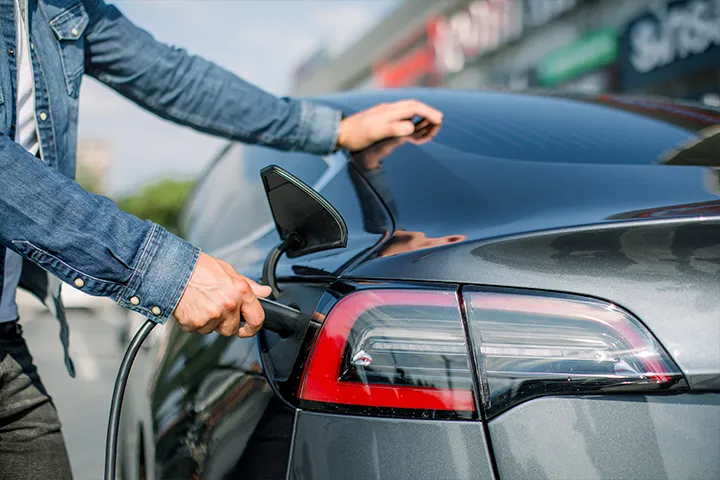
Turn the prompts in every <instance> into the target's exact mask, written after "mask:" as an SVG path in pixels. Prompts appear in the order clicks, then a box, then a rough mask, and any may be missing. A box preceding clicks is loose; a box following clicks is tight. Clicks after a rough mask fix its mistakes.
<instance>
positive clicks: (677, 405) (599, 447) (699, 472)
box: [490, 394, 720, 480]
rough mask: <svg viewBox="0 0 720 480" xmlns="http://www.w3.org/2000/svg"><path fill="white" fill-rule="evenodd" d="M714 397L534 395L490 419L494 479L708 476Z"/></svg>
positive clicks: (718, 418)
mask: <svg viewBox="0 0 720 480" xmlns="http://www.w3.org/2000/svg"><path fill="white" fill-rule="evenodd" d="M718 409H720V395H717V394H705V395H677V396H640V395H633V396H620V395H616V396H599V397H572V398H571V397H562V398H540V399H537V400H533V401H531V402H527V403H525V404H523V405H520V406H518V407H516V408H514V409H512V410H510V411H509V412H507V413H506V414H505V415H502V416H501V417H499V418H497V419H495V420H493V421H491V422H490V432H491V434H492V439H493V447H494V449H495V450H494V451H495V460H496V461H497V465H498V470H499V471H500V478H512V479H518V480H523V479H528V480H530V479H533V480H536V479H550V478H552V479H576V478H582V479H588V480H593V479H598V480H599V479H605V478H632V479H635V480H644V479H647V480H654V479H658V478H672V479H676V478H687V479H696V478H703V479H711V478H717V474H718V472H719V471H720V455H718V445H720V415H718Z"/></svg>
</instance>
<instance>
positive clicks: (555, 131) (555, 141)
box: [350, 92, 720, 165]
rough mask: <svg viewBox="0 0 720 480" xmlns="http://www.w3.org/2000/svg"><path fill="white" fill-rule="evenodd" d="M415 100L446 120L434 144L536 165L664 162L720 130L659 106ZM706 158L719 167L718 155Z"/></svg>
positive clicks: (501, 97)
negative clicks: (548, 163)
mask: <svg viewBox="0 0 720 480" xmlns="http://www.w3.org/2000/svg"><path fill="white" fill-rule="evenodd" d="M380 97H382V95H380ZM376 98H377V97H376ZM415 98H418V100H421V101H426V102H427V103H429V104H430V105H433V106H435V107H436V108H439V109H440V110H442V111H443V112H444V114H445V124H444V125H443V127H442V129H441V130H440V133H439V135H438V136H437V138H436V139H435V140H434V142H435V143H436V144H438V145H442V146H444V147H447V148H450V149H453V150H457V151H462V152H464V153H470V154H473V155H481V156H488V157H495V158H503V159H512V160H523V161H533V162H554V163H585V164H628V165H629V164H634V165H647V164H653V163H664V162H665V161H667V159H668V158H670V157H672V156H673V155H675V154H676V152H677V150H678V149H683V148H687V147H688V146H690V145H693V144H695V143H697V141H698V140H699V139H701V138H703V137H704V136H708V135H711V134H712V133H713V132H714V131H715V130H713V129H714V128H715V129H716V128H717V127H716V126H717V125H720V111H715V110H712V109H707V108H702V107H700V106H697V105H688V104H679V103H671V102H668V101H664V100H662V101H661V100H657V99H629V98H625V97H615V96H608V95H606V96H594V97H583V98H566V97H561V96H547V95H545V96H534V95H521V94H508V93H492V92H472V93H471V92H459V93H454V94H453V93H445V94H432V93H425V94H424V95H418V96H416V97H415ZM363 100H365V102H360V101H351V102H350V103H352V104H353V105H352V106H353V108H356V105H357V107H360V106H361V105H360V103H367V105H366V106H370V105H371V104H372V103H370V102H367V98H363ZM393 100H394V99H393ZM381 101H388V100H386V99H382V98H381ZM362 106H363V107H364V106H365V105H362ZM708 154H711V155H712V156H713V157H714V162H715V163H720V162H718V155H720V152H718V150H717V149H711V150H709V151H708Z"/></svg>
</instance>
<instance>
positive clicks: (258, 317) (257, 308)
mask: <svg viewBox="0 0 720 480" xmlns="http://www.w3.org/2000/svg"><path fill="white" fill-rule="evenodd" d="M240 309H241V313H242V317H243V320H244V321H245V323H243V325H242V327H240V331H239V332H238V335H239V336H240V337H241V338H245V337H252V336H253V335H255V334H256V333H257V332H259V331H260V327H262V324H263V321H265V311H264V310H263V308H262V305H260V302H259V301H258V299H257V297H256V296H255V295H253V296H252V299H251V300H248V301H245V302H243V304H242V306H241V307H240Z"/></svg>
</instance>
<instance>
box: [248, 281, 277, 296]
mask: <svg viewBox="0 0 720 480" xmlns="http://www.w3.org/2000/svg"><path fill="white" fill-rule="evenodd" d="M245 280H247V282H248V283H249V284H250V288H252V291H253V293H254V294H255V296H256V297H262V298H267V297H269V296H270V294H271V293H272V289H271V288H270V287H269V286H267V285H260V284H259V283H257V282H256V281H255V280H253V279H251V278H246V279H245Z"/></svg>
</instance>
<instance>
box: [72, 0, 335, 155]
mask: <svg viewBox="0 0 720 480" xmlns="http://www.w3.org/2000/svg"><path fill="white" fill-rule="evenodd" d="M84 4H85V8H86V10H87V11H88V14H89V16H90V22H89V24H88V27H87V28H86V30H85V58H86V61H85V64H86V65H85V66H86V72H87V73H88V74H89V75H91V76H93V77H95V78H97V79H98V80H100V81H101V82H103V83H105V84H106V85H108V86H110V87H111V88H113V89H114V90H116V91H117V92H119V93H120V94H122V95H124V96H125V97H127V98H129V99H131V100H132V101H134V102H135V103H137V104H139V105H140V106H142V107H144V108H146V109H148V110H150V111H151V112H153V113H155V114H157V115H159V116H160V117H162V118H165V119H168V120H172V121H174V122H176V123H179V124H182V125H186V126H189V127H192V128H194V129H196V130H199V131H201V132H205V133H209V134H212V135H217V136H221V137H225V138H228V139H231V140H236V141H240V142H244V143H251V144H262V145H267V146H270V147H274V148H277V149H280V150H299V151H304V152H307V153H314V154H321V155H322V154H327V153H330V152H332V151H333V150H334V149H335V148H336V143H337V134H338V128H339V125H340V120H341V114H340V112H339V111H337V110H334V109H331V108H329V107H325V106H323V105H317V104H314V103H310V102H306V101H298V100H293V99H289V98H278V97H275V96H273V95H271V94H269V93H267V92H264V91H263V90H261V89H259V88H258V87H256V86H254V85H252V84H250V83H248V82H246V81H244V80H242V79H240V78H238V77H237V76H236V75H235V74H233V73H231V72H229V71H227V70H225V69H223V68H221V67H219V66H217V65H215V64H213V63H211V62H209V61H207V60H204V59H202V58H200V57H197V56H193V55H189V54H188V53H187V52H185V51H184V50H182V49H180V48H176V47H171V46H168V45H165V44H162V43H160V42H158V41H156V40H155V39H154V38H153V37H152V36H151V35H150V34H149V33H147V32H146V31H144V30H142V29H140V28H138V27H137V26H135V25H134V24H133V23H131V22H130V21H129V20H128V19H127V18H126V17H124V16H123V15H122V13H120V11H119V10H118V9H117V8H116V7H114V6H112V5H107V4H106V3H105V2H104V1H103V0H84Z"/></svg>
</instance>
